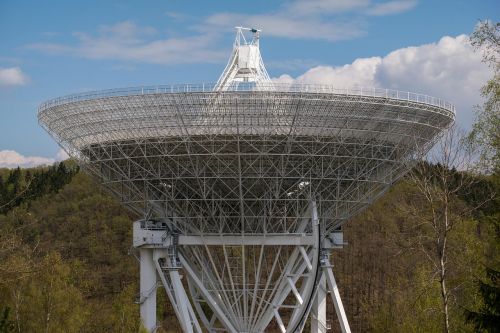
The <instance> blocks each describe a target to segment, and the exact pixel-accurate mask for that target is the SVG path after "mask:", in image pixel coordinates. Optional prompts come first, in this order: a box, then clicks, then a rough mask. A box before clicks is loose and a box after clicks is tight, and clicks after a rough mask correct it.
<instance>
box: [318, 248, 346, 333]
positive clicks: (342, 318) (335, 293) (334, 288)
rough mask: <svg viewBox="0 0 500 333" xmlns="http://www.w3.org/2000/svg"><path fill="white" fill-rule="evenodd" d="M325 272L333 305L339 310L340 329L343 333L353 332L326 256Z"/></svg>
mask: <svg viewBox="0 0 500 333" xmlns="http://www.w3.org/2000/svg"><path fill="white" fill-rule="evenodd" d="M323 274H324V276H325V278H326V281H327V283H328V288H329V290H330V292H331V295H332V300H333V305H334V306H335V312H337V318H338V319H339V323H340V330H341V331H342V333H351V328H350V327H349V322H348V321H347V316H346V314H345V310H344V306H343V305H342V300H341V299H340V293H339V288H338V287H337V282H336V281H335V277H334V276H333V270H332V266H331V265H330V261H329V260H328V258H325V259H324V261H323Z"/></svg>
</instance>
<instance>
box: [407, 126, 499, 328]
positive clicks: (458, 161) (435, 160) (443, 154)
mask: <svg viewBox="0 0 500 333" xmlns="http://www.w3.org/2000/svg"><path fill="white" fill-rule="evenodd" d="M474 160H475V154H474V147H472V146H470V145H469V144H468V142H467V141H466V140H465V133H464V132H462V131H461V130H460V129H458V128H457V127H456V125H453V126H451V127H450V128H449V129H448V130H447V131H446V133H445V134H444V135H443V137H442V138H441V140H440V142H439V143H438V145H437V147H436V148H435V149H434V150H433V151H432V152H431V153H430V154H429V156H427V158H426V159H423V160H422V161H421V162H420V163H419V164H418V165H417V167H416V168H415V169H414V172H413V173H412V174H411V177H412V180H413V183H414V185H415V186H416V188H417V189H418V193H417V196H416V198H415V200H414V201H413V211H412V212H411V215H412V216H413V217H414V218H415V219H416V220H417V222H418V223H420V224H422V225H423V227H424V228H427V229H428V232H427V233H426V234H423V235H422V237H421V238H420V249H421V250H422V251H423V253H424V255H425V257H427V258H428V260H429V261H430V262H431V263H432V266H433V267H434V274H433V277H434V280H436V281H437V282H438V283H439V290H440V298H441V313H442V323H443V331H444V332H446V333H448V332H450V331H451V323H450V296H451V292H450V288H449V285H448V284H449V283H448V281H449V277H450V270H451V268H452V267H451V266H452V264H451V262H450V249H449V241H450V237H451V236H452V234H453V232H454V231H455V229H457V227H458V226H459V225H460V224H462V223H464V222H466V221H468V220H470V219H471V213H472V211H473V210H474V209H476V208H478V207H479V206H481V205H482V204H484V202H479V203H477V205H476V207H470V206H469V205H466V204H465V202H463V201H462V200H460V199H459V195H467V192H469V191H470V190H471V189H472V188H473V185H474V183H475V182H476V181H477V178H476V177H474V176H473V175H472V174H471V170H472V169H473V167H474ZM457 168H458V169H459V170H460V171H457ZM490 199H491V198H487V199H485V201H487V200H490Z"/></svg>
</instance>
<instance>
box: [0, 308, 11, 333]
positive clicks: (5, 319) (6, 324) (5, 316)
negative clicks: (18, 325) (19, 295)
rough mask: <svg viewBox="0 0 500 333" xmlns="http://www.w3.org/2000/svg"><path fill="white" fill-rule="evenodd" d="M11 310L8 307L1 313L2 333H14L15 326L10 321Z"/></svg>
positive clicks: (0, 331) (0, 324) (0, 330)
mask: <svg viewBox="0 0 500 333" xmlns="http://www.w3.org/2000/svg"><path fill="white" fill-rule="evenodd" d="M9 312H10V308H8V307H6V308H4V309H3V310H2V311H0V333H9V332H14V329H15V326H14V323H13V322H12V321H10V320H9Z"/></svg>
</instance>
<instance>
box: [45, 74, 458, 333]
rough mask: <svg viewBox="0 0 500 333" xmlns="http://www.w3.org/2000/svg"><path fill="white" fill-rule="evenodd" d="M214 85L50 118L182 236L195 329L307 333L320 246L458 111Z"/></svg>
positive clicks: (169, 282)
mask: <svg viewBox="0 0 500 333" xmlns="http://www.w3.org/2000/svg"><path fill="white" fill-rule="evenodd" d="M216 87H217V85H189V86H168V87H165V86H162V87H156V88H133V89H126V90H113V91H107V92H98V93H91V94H87V95H76V96H70V97H67V98H62V99H57V100H53V101H49V102H47V103H45V104H44V105H42V106H41V107H40V110H39V114H38V115H39V120H40V123H41V124H42V126H43V127H44V128H45V129H47V131H48V132H49V133H51V134H52V135H53V136H54V138H55V139H56V140H57V141H58V142H59V143H60V144H61V146H62V147H64V148H65V149H66V151H67V152H68V153H69V154H70V155H71V156H73V157H75V158H76V159H77V160H79V161H80V162H81V164H82V165H83V167H84V168H85V169H86V170H87V171H89V172H90V173H91V174H93V175H95V176H96V177H98V178H99V179H100V180H101V181H102V182H103V183H104V184H105V186H106V187H107V188H108V189H110V190H111V191H112V192H113V193H114V194H115V195H116V196H117V197H118V198H119V199H120V200H121V202H123V204H124V205H126V206H128V207H129V208H131V209H132V210H134V211H135V212H137V213H138V214H140V215H142V216H144V217H145V218H147V219H150V220H158V221H163V222H164V223H165V225H166V230H167V232H168V233H169V234H175V235H180V238H179V239H180V240H179V243H178V251H179V260H180V261H181V263H182V268H183V269H184V270H185V271H186V274H187V275H188V277H189V291H190V294H191V302H192V304H191V303H190V304H188V305H186V304H184V301H185V300H186V299H187V297H184V296H183V293H184V292H183V291H179V290H174V289H175V288H174V285H175V283H177V285H179V281H178V279H177V278H176V275H175V274H173V273H172V274H171V273H168V274H164V275H163V280H165V282H164V285H165V286H166V290H168V291H170V293H171V295H169V298H170V299H171V301H172V304H174V305H175V306H176V309H178V313H177V314H178V316H179V319H180V320H181V321H183V320H187V319H186V318H189V320H191V324H190V325H184V326H183V329H184V330H185V331H187V332H191V331H193V332H194V331H197V328H198V327H199V326H200V325H199V324H198V322H197V319H196V318H194V317H195V316H194V311H195V312H196V313H197V316H198V318H199V320H200V321H201V323H202V324H203V325H204V326H205V327H206V328H207V329H208V330H209V331H210V332H215V331H218V330H225V331H227V332H263V331H264V330H265V329H266V327H267V325H268V324H269V323H270V322H271V321H272V320H274V321H275V322H276V323H278V325H279V327H281V329H282V332H295V331H300V330H301V329H302V327H303V324H304V320H305V318H306V317H307V314H308V313H309V310H310V304H311V302H312V300H313V297H314V295H315V292H316V286H317V282H318V272H319V255H320V251H321V247H322V246H321V242H322V239H324V238H325V237H327V236H328V235H329V233H331V232H332V231H333V230H335V229H336V228H338V227H339V226H341V225H342V224H343V223H345V222H346V221H347V220H348V219H350V218H351V217H352V216H353V215H355V214H356V213H358V212H360V211H361V210H362V209H364V208H365V207H367V206H368V205H369V204H370V203H371V202H372V201H373V200H374V198H376V197H377V196H379V195H381V194H382V193H383V192H384V191H385V190H386V189H388V187H389V186H390V184H392V183H393V182H394V181H396V180H397V179H398V178H400V177H401V176H402V175H403V174H404V173H405V172H406V171H407V170H408V168H409V167H411V165H412V163H413V161H414V157H415V154H417V153H421V152H424V151H426V150H428V149H429V148H430V147H431V146H432V144H433V142H434V141H435V139H436V138H437V137H438V135H439V133H440V132H441V131H442V130H443V129H444V128H446V127H447V126H448V125H449V124H450V123H451V122H452V121H453V119H454V108H453V107H452V106H451V105H449V104H446V103H444V102H442V101H441V100H437V99H433V98H430V97H428V96H422V95H416V94H409V93H400V92H394V91H390V90H383V89H370V90H366V89H365V90H364V91H363V90H351V91H347V90H344V91H339V90H337V89H334V88H331V87H324V86H310V85H307V86H306V85H304V86H300V85H285V86H283V85H276V84H273V85H272V87H268V88H269V89H268V88H266V87H264V88H263V87H262V86H256V85H255V84H248V85H245V84H239V85H238V86H233V88H232V89H231V90H227V91H220V90H216V89H215V88H216ZM312 203H314V211H315V214H317V218H316V219H312V218H311V204H312ZM313 220H317V221H318V224H317V228H316V229H315V224H314V223H312V221H313ZM315 239H316V241H315ZM266 242H267V243H266ZM162 260H164V259H162ZM157 262H158V260H156V261H155V265H156V263H157ZM159 272H160V271H159ZM169 272H170V271H169ZM159 276H162V275H159ZM163 280H162V281H163ZM174 282H175V283H174ZM145 290H149V289H145ZM144 292H146V291H144ZM179 295H180V296H179ZM179 297H181V298H179ZM183 300H184V301H183ZM182 309H185V311H184V312H183V311H182ZM193 309H194V310H193ZM188 310H189V311H188ZM151 311H152V310H151ZM151 311H150V312H151ZM186 311H188V312H186ZM153 312H154V311H153ZM143 318H144V317H143ZM183 318H184V319H183ZM193 318H194V319H193ZM195 319H196V320H195ZM153 326H154V325H153ZM153 326H152V328H151V329H153Z"/></svg>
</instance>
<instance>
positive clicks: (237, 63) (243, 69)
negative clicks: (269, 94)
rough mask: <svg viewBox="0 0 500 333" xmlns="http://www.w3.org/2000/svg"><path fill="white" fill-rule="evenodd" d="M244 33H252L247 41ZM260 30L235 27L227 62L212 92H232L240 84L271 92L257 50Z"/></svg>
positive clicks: (258, 50) (270, 86)
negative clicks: (234, 37)
mask: <svg viewBox="0 0 500 333" xmlns="http://www.w3.org/2000/svg"><path fill="white" fill-rule="evenodd" d="M244 31H250V32H252V34H253V35H252V39H251V40H250V41H247V40H246V38H245V34H244V33H243V32H244ZM259 34H260V30H257V29H249V28H243V27H236V39H235V40H234V44H233V51H232V53H231V56H230V57H229V61H228V63H227V65H226V68H225V69H224V72H222V75H221V76H220V78H219V80H218V81H217V83H216V84H215V87H214V90H216V91H226V90H234V89H235V88H237V87H238V85H239V84H240V83H242V82H243V83H248V82H252V83H253V84H254V85H255V86H256V87H259V88H260V90H273V84H272V81H271V78H270V77H269V74H267V70H266V67H265V66H264V62H263V61H262V57H261V55H260V49H259Z"/></svg>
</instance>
